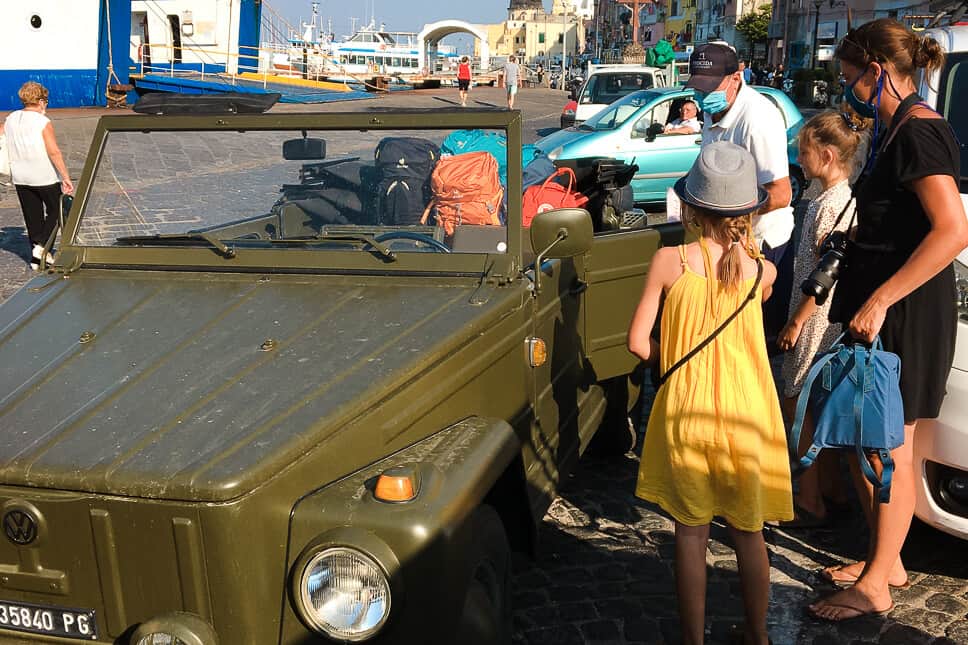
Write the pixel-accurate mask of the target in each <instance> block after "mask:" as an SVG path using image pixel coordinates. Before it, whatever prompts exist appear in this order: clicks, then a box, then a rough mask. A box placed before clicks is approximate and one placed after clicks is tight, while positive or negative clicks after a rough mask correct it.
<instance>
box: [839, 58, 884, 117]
mask: <svg viewBox="0 0 968 645" xmlns="http://www.w3.org/2000/svg"><path fill="white" fill-rule="evenodd" d="M865 73H866V70H865ZM863 76H864V74H861V75H860V76H858V77H857V78H855V79H854V82H853V83H851V84H850V85H848V86H847V88H846V91H845V92H844V96H845V97H846V98H847V103H848V104H850V107H852V108H853V109H854V111H855V112H857V114H859V115H860V116H861V117H862V118H865V119H874V118H876V117H877V107H878V105H880V102H881V90H882V89H883V88H884V74H883V73H882V74H881V75H880V76H879V77H878V79H877V92H876V93H875V94H872V95H871V97H870V99H868V100H867V101H861V100H860V99H859V98H857V94H855V93H854V86H855V85H857V82H858V81H859V80H860V79H861V78H862V77H863ZM875 101H876V103H875Z"/></svg>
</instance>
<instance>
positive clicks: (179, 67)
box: [138, 43, 339, 87]
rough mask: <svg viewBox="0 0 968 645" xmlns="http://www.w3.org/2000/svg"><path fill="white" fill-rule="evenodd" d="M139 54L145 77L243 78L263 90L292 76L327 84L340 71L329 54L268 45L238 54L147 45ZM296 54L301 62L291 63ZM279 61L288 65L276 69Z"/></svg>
mask: <svg viewBox="0 0 968 645" xmlns="http://www.w3.org/2000/svg"><path fill="white" fill-rule="evenodd" d="M138 54H139V56H138V58H139V61H138V72H139V73H140V74H141V75H142V76H143V75H145V74H155V75H164V76H169V77H175V76H179V77H188V78H198V79H199V80H202V81H205V80H209V81H212V80H216V81H225V82H230V83H231V84H233V85H234V84H236V82H237V80H238V78H239V77H243V78H245V80H246V81H256V80H258V81H261V83H262V86H263V87H266V86H268V84H269V83H271V82H273V77H274V76H279V75H283V76H285V75H287V74H290V75H291V74H293V73H298V75H299V77H300V78H305V79H309V80H316V81H321V80H325V79H326V77H327V76H330V75H332V73H333V72H334V71H336V70H337V69H338V67H339V64H338V62H337V61H335V60H334V59H332V58H331V57H330V56H329V55H328V53H325V52H322V51H319V50H318V49H315V48H312V47H306V48H304V47H300V46H296V45H293V46H285V45H271V44H268V43H266V44H263V46H261V47H255V46H252V45H240V46H239V51H238V52H233V51H220V50H217V49H213V48H210V47H193V46H190V45H181V46H175V45H172V44H170V43H145V44H143V45H141V46H140V47H139V52H138ZM186 54H188V55H189V56H186ZM294 54H299V60H298V61H294V60H292V57H293V55H294ZM154 56H156V57H157V58H158V59H160V60H159V62H157V63H151V62H146V59H147V61H151V59H152V57H154ZM280 57H285V60H287V61H288V62H287V63H282V64H281V66H280V67H276V65H277V61H279V60H280ZM187 58H191V60H186V59H187ZM176 59H181V60H180V61H178V60H176ZM162 61H163V62H162ZM243 75H244V76H243Z"/></svg>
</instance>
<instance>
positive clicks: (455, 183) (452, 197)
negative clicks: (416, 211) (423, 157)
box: [420, 151, 504, 235]
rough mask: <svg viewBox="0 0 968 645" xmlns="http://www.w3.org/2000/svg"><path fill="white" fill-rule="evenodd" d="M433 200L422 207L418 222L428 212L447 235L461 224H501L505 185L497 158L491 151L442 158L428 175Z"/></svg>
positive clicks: (425, 221)
mask: <svg viewBox="0 0 968 645" xmlns="http://www.w3.org/2000/svg"><path fill="white" fill-rule="evenodd" d="M430 189H431V191H433V195H434V196H433V199H431V200H430V204H428V205H427V208H426V210H424V213H423V217H421V218H420V223H421V224H426V223H427V218H428V217H429V216H430V213H431V211H433V212H434V216H435V217H436V220H437V225H438V226H442V227H443V229H444V232H445V233H447V235H453V234H454V230H455V229H456V228H457V227H458V226H460V225H461V224H487V225H492V226H500V225H501V219H500V212H501V201H502V200H503V198H504V187H503V186H501V177H500V175H499V174H498V170H497V159H495V158H494V155H492V154H491V153H490V152H483V151H482V152H465V153H463V154H459V155H452V156H450V157H442V158H441V159H440V161H438V162H437V166H436V167H435V168H434V172H433V174H432V175H431V176H430Z"/></svg>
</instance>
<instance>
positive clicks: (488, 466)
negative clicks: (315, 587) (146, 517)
mask: <svg viewBox="0 0 968 645" xmlns="http://www.w3.org/2000/svg"><path fill="white" fill-rule="evenodd" d="M520 451H521V444H520V441H519V439H518V437H517V436H516V435H515V434H514V431H513V429H512V428H511V426H510V425H508V423H506V422H505V421H503V420H499V419H488V418H481V417H470V418H467V419H465V420H463V421H460V422H459V423H457V424H455V425H453V426H451V427H449V428H447V429H445V430H442V431H440V432H438V433H437V434H435V435H433V436H431V437H429V438H427V439H425V440H423V441H420V442H418V443H416V444H414V445H412V446H410V447H408V448H405V449H404V450H401V451H400V452H397V453H396V454H394V455H391V456H389V457H387V458H386V459H383V460H381V461H378V462H376V463H374V464H372V465H371V466H369V467H367V468H364V469H362V470H360V471H358V472H356V473H354V474H352V475H350V476H348V477H346V478H344V479H342V480H340V481H338V482H334V483H332V484H330V485H328V486H325V487H324V488H321V489H319V490H318V491H316V492H314V493H312V494H310V495H308V496H307V497H305V498H303V499H302V500H300V501H299V502H297V504H296V505H295V507H294V509H293V513H292V518H291V525H290V528H291V530H290V540H289V549H288V557H287V577H288V580H289V585H288V587H289V590H288V591H289V593H288V600H289V602H287V603H286V607H285V610H284V613H283V629H282V640H281V642H282V643H286V644H289V643H305V642H306V641H305V638H306V634H307V630H308V628H307V627H306V626H305V625H304V624H303V622H302V621H301V619H300V618H299V617H298V613H297V611H296V609H295V607H294V603H296V602H299V601H298V600H297V598H296V597H297V596H298V594H293V593H292V591H293V589H297V588H298V585H299V584H300V578H301V576H302V571H296V568H298V567H297V566H296V565H297V564H301V563H302V562H305V561H306V557H307V555H309V554H311V553H312V552H318V551H320V550H322V549H324V548H328V547H332V546H342V547H349V548H354V549H358V550H360V551H362V552H364V553H365V554H366V555H368V556H370V557H371V558H373V559H375V560H376V561H377V562H379V563H380V565H381V566H382V567H383V569H384V571H385V573H386V574H387V577H388V579H389V581H390V589H391V610H390V618H389V620H388V622H387V624H386V625H385V626H384V627H383V629H382V630H381V631H380V632H379V633H377V634H376V635H375V636H374V637H373V638H372V639H370V640H369V641H368V642H372V643H380V644H384V643H403V642H408V643H409V642H418V641H419V642H422V643H437V642H439V643H449V642H450V641H449V640H448V636H449V634H450V633H451V631H452V630H451V628H452V626H453V624H454V621H456V619H457V618H458V616H459V614H460V609H461V607H462V603H463V598H464V590H465V588H466V586H467V577H468V574H467V572H466V569H467V563H466V562H464V559H463V558H462V554H463V553H465V552H466V545H467V544H468V543H469V541H470V540H473V538H474V536H472V535H468V534H467V533H468V531H466V530H464V522H465V520H466V519H467V518H468V516H469V515H470V513H471V512H472V511H473V510H474V509H475V508H476V507H477V506H478V505H480V504H481V502H482V501H483V500H484V498H485V496H486V495H487V494H488V492H489V491H491V489H492V488H493V487H494V485H495V483H496V482H497V481H498V479H499V478H500V477H501V475H502V474H503V473H504V471H505V470H506V469H507V467H508V465H509V464H511V463H512V461H513V460H514V459H515V458H516V457H517V456H519V455H520ZM403 465H409V466H413V467H414V468H415V469H416V471H417V472H418V473H419V479H420V483H419V489H418V490H417V495H416V497H415V498H414V499H413V500H411V501H409V502H397V503H387V502H381V501H379V500H377V499H376V498H375V497H374V496H373V487H374V484H375V481H376V478H377V477H378V476H379V475H380V473H382V472H384V471H385V470H387V469H389V468H392V467H395V466H403ZM521 494H522V495H524V494H525V491H523V490H522V491H521ZM431 625H432V626H433V627H432V628H430V629H428V627H430V626H431ZM418 635H419V638H418V640H414V638H415V637H417V636H418Z"/></svg>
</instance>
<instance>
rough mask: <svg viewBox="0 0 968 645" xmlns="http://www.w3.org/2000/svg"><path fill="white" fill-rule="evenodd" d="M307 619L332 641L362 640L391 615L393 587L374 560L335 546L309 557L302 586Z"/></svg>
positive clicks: (304, 612) (303, 572) (300, 586)
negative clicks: (391, 590)
mask: <svg viewBox="0 0 968 645" xmlns="http://www.w3.org/2000/svg"><path fill="white" fill-rule="evenodd" d="M299 600H300V604H301V605H302V610H303V614H304V618H305V619H306V620H307V621H308V622H309V623H310V625H311V626H312V627H313V628H314V629H316V630H317V631H320V632H322V633H324V634H326V635H327V636H329V637H331V638H336V639H342V640H348V641H361V640H365V639H367V638H369V637H370V636H373V635H374V634H376V633H377V632H378V631H380V628H381V627H383V624H384V623H385V622H386V620H387V617H388V616H389V615H390V584H389V582H388V581H387V577H386V574H385V573H384V572H383V569H382V568H381V567H380V565H378V564H377V563H376V562H375V561H374V560H373V559H372V558H370V557H369V556H367V555H364V554H363V553H361V552H359V551H356V550H354V549H347V548H340V547H333V548H329V549H325V550H324V551H320V552H319V553H317V554H316V555H315V556H313V557H312V558H310V560H309V562H307V563H306V566H305V567H304V568H303V571H302V577H301V579H300V583H299Z"/></svg>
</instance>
